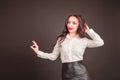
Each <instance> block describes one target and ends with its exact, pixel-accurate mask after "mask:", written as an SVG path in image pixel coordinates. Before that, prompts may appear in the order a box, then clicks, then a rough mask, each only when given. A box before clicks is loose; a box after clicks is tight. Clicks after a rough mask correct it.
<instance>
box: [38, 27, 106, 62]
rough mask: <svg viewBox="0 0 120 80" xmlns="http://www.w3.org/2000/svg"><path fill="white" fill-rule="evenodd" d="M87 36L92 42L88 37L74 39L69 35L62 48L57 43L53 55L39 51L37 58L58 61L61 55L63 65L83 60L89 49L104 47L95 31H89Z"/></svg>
mask: <svg viewBox="0 0 120 80" xmlns="http://www.w3.org/2000/svg"><path fill="white" fill-rule="evenodd" d="M87 34H88V35H89V36H90V37H91V38H92V40H91V39H88V38H86V37H85V38H80V37H79V36H78V35H76V36H75V37H74V38H70V36H69V34H67V36H66V38H65V40H64V41H63V42H62V43H61V46H59V44H58V41H57V42H56V45H55V46H54V49H53V51H52V53H45V52H43V51H38V53H37V56H38V57H41V58H44V59H50V60H56V59H57V57H58V56H59V55H60V58H61V61H62V63H67V62H74V61H79V60H83V54H84V51H85V49H86V48H87V47H89V48H93V47H100V46H102V45H104V41H103V39H101V37H100V36H99V35H98V34H97V33H96V32H95V31H94V30H93V29H89V31H88V32H87Z"/></svg>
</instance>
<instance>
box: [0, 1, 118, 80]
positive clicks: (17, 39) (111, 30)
mask: <svg viewBox="0 0 120 80" xmlns="http://www.w3.org/2000/svg"><path fill="white" fill-rule="evenodd" d="M118 1H119V0H108V1H107V0H39V1H36V0H33V1H32V0H1V1H0V80H60V79H61V61H60V58H58V59H57V60H56V61H54V62H53V61H49V60H44V59H40V58H38V57H37V56H36V55H35V54H34V52H33V51H32V50H31V49H30V47H29V46H30V45H31V41H32V40H35V41H37V42H38V45H39V46H40V49H41V50H42V51H45V52H51V51H52V49H53V46H54V44H55V40H56V37H57V36H58V35H59V34H60V33H61V31H62V30H63V28H64V22H65V19H66V17H67V16H68V15H69V14H74V13H80V14H82V15H83V16H84V17H85V19H86V20H87V24H88V25H89V26H90V27H91V28H93V29H94V30H95V31H96V32H97V33H98V34H99V35H100V36H101V37H102V38H103V39H104V42H105V45H104V46H103V47H100V48H93V49H86V51H85V55H84V60H85V63H86V65H87V68H88V71H89V73H90V74H91V78H92V80H120V62H119V57H120V53H119V52H120V51H119V45H120V42H119V41H120V36H119V34H120V30H119V29H120V28H119V27H120V24H119V23H120V20H119V19H120V15H119V14H120V10H119V8H120V6H119V2H118Z"/></svg>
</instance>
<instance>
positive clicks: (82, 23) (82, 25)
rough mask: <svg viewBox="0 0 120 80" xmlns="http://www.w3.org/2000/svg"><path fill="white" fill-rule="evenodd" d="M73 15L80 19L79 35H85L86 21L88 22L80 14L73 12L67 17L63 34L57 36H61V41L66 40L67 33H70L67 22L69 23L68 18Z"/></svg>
mask: <svg viewBox="0 0 120 80" xmlns="http://www.w3.org/2000/svg"><path fill="white" fill-rule="evenodd" d="M71 16H74V17H76V18H77V19H78V21H79V27H78V30H77V34H78V35H79V37H81V38H83V37H85V23H86V21H85V19H84V18H83V16H81V15H80V14H72V15H69V16H68V17H67V19H66V21H65V27H64V29H63V31H62V34H61V35H59V36H58V37H57V39H58V38H60V39H59V42H60V43H61V42H63V41H64V39H65V37H66V35H67V34H68V33H69V31H68V28H67V24H68V19H69V18H70V17H71Z"/></svg>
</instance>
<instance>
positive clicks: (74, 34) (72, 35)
mask: <svg viewBox="0 0 120 80" xmlns="http://www.w3.org/2000/svg"><path fill="white" fill-rule="evenodd" d="M69 35H70V37H71V38H73V37H75V36H76V35H77V33H69Z"/></svg>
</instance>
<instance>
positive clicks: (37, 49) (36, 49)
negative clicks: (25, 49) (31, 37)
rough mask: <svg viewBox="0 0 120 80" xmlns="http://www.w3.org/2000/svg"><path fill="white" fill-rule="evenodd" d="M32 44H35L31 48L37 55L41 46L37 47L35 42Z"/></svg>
mask: <svg viewBox="0 0 120 80" xmlns="http://www.w3.org/2000/svg"><path fill="white" fill-rule="evenodd" d="M32 43H33V45H32V46H30V47H31V48H32V49H33V51H34V52H35V53H37V52H38V51H39V46H38V45H37V43H36V42H35V41H32Z"/></svg>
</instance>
